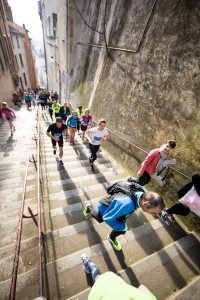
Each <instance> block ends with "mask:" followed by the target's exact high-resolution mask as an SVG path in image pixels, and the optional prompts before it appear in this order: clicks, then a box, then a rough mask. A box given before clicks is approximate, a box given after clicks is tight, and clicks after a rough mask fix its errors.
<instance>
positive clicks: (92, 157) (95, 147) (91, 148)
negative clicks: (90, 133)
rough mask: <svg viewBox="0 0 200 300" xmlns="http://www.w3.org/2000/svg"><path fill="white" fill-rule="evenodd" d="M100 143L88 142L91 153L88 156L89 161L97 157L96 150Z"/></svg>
mask: <svg viewBox="0 0 200 300" xmlns="http://www.w3.org/2000/svg"><path fill="white" fill-rule="evenodd" d="M99 147H100V145H92V144H90V143H89V148H90V151H91V153H92V155H91V156H90V159H91V162H92V163H93V162H94V161H95V160H96V159H97V152H98V150H99Z"/></svg>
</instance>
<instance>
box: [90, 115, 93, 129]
mask: <svg viewBox="0 0 200 300" xmlns="http://www.w3.org/2000/svg"><path fill="white" fill-rule="evenodd" d="M92 126H93V122H92V116H90V127H92Z"/></svg>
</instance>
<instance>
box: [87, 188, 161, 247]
mask: <svg viewBox="0 0 200 300" xmlns="http://www.w3.org/2000/svg"><path fill="white" fill-rule="evenodd" d="M128 184H129V183H128ZM139 208H142V210H143V211H144V212H147V213H149V214H151V215H156V214H158V213H160V212H161V211H162V210H163V209H164V208H165V204H164V201H163V199H162V197H161V196H160V195H159V194H157V193H154V192H145V191H143V192H142V191H136V192H135V193H134V195H133V196H132V197H129V196H127V195H125V194H119V193H118V194H116V195H112V196H107V197H105V198H103V199H101V200H100V201H99V204H98V211H96V210H94V209H93V208H92V207H91V204H90V202H86V203H85V205H84V208H83V214H84V216H85V217H87V215H88V214H89V213H90V214H91V216H92V217H93V218H95V219H96V220H97V221H98V222H99V223H102V222H105V223H107V224H108V225H109V226H110V227H111V228H112V229H113V230H112V232H111V233H110V234H108V236H107V238H108V240H109V241H110V243H111V244H112V245H113V247H114V248H115V249H116V250H118V251H119V250H121V245H120V243H119V242H118V241H117V239H116V237H117V236H119V235H121V234H125V233H126V230H127V229H128V228H127V225H126V220H127V218H128V217H129V216H130V215H131V214H132V213H133V212H134V211H136V210H137V209H139Z"/></svg>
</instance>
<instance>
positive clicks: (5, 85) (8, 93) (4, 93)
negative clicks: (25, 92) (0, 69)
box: [0, 69, 14, 107]
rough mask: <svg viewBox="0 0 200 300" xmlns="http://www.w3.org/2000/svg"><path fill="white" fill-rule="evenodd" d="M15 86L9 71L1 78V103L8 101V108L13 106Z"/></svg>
mask: <svg viewBox="0 0 200 300" xmlns="http://www.w3.org/2000/svg"><path fill="white" fill-rule="evenodd" d="M13 91H14V86H13V82H12V78H11V75H10V71H9V69H7V70H6V71H5V72H4V74H3V76H0V102H3V101H6V102H7V104H8V106H11V107H12V106H13V102H12V94H13Z"/></svg>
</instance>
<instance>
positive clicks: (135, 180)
mask: <svg viewBox="0 0 200 300" xmlns="http://www.w3.org/2000/svg"><path fill="white" fill-rule="evenodd" d="M127 181H128V182H136V183H137V178H135V177H132V176H129V177H128V178H127Z"/></svg>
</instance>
